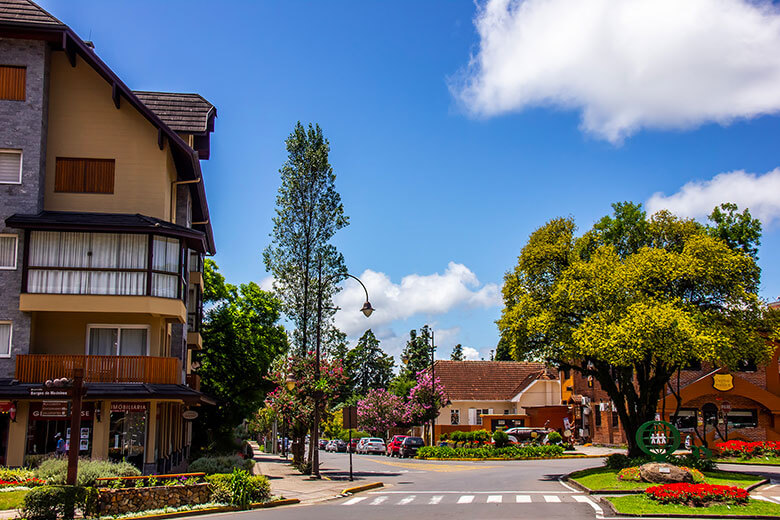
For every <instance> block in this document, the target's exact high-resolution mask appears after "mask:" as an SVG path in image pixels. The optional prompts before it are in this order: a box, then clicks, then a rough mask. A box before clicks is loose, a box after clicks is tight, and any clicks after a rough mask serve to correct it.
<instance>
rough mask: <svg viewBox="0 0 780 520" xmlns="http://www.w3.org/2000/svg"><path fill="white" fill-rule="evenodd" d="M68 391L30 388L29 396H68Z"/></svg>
mask: <svg viewBox="0 0 780 520" xmlns="http://www.w3.org/2000/svg"><path fill="white" fill-rule="evenodd" d="M69 396H70V392H69V391H68V390H62V389H50V388H43V387H40V388H35V387H33V388H30V397H69Z"/></svg>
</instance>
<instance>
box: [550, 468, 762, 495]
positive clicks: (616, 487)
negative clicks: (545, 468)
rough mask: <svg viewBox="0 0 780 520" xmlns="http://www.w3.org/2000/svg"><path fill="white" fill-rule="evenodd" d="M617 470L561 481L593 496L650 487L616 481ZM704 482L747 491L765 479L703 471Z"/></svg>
mask: <svg viewBox="0 0 780 520" xmlns="http://www.w3.org/2000/svg"><path fill="white" fill-rule="evenodd" d="M618 473H619V470H616V469H609V468H603V467H602V468H590V469H584V470H581V471H575V472H573V473H569V474H568V475H566V476H565V477H563V480H565V481H567V482H569V483H570V484H572V485H574V486H575V487H577V488H578V489H581V490H582V491H584V492H586V493H589V494H595V495H615V494H637V493H642V492H643V491H644V490H645V489H647V488H648V487H650V486H655V485H657V484H653V483H651V482H636V481H633V480H620V479H618ZM702 473H703V475H704V482H705V483H707V484H714V485H720V486H737V487H741V488H744V489H747V490H748V491H750V490H752V489H754V488H756V487H758V486H761V485H763V484H766V483H767V482H768V480H767V479H765V478H762V477H759V476H756V475H750V474H747V473H736V472H732V471H720V470H715V471H704V472H702Z"/></svg>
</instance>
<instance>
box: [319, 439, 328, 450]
mask: <svg viewBox="0 0 780 520" xmlns="http://www.w3.org/2000/svg"><path fill="white" fill-rule="evenodd" d="M319 444H320V449H321V450H324V449H325V447H326V446H327V445H328V439H320V442H319Z"/></svg>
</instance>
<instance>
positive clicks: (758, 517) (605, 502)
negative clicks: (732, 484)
mask: <svg viewBox="0 0 780 520" xmlns="http://www.w3.org/2000/svg"><path fill="white" fill-rule="evenodd" d="M599 502H600V503H601V504H602V505H604V506H606V507H607V509H609V510H610V511H612V514H613V515H618V516H626V517H631V518H698V519H700V520H704V519H707V518H718V519H720V518H744V519H756V520H765V519H766V520H771V519H776V518H777V515H774V516H769V515H685V514H675V513H648V514H646V515H640V514H637V513H621V512H619V511H618V510H617V508H615V506H614V505H613V504H612V502H610V501H609V500H607V499H605V498H604V499H599Z"/></svg>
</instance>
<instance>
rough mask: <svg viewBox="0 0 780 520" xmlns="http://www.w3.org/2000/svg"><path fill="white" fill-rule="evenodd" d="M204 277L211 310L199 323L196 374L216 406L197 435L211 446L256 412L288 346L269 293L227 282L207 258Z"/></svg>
mask: <svg viewBox="0 0 780 520" xmlns="http://www.w3.org/2000/svg"><path fill="white" fill-rule="evenodd" d="M205 274H206V276H205V280H204V281H205V287H204V295H206V298H207V299H208V300H209V303H211V304H212V306H211V308H210V309H209V310H208V311H207V312H206V316H205V320H204V323H203V350H202V351H200V352H199V354H198V360H199V362H200V365H201V366H200V368H199V369H198V373H199V374H200V376H201V378H202V388H203V391H204V392H205V393H206V394H208V395H211V396H213V397H215V398H216V400H217V407H216V408H209V407H206V408H205V409H204V414H203V415H204V424H203V426H204V427H203V428H198V429H197V431H198V432H199V433H202V434H203V436H201V437H200V438H199V439H198V441H199V444H201V445H209V444H211V445H214V444H224V443H228V442H230V441H231V440H232V430H233V428H235V427H236V426H237V425H239V424H240V423H241V422H242V421H243V420H244V419H246V418H248V417H250V416H251V415H252V414H253V413H254V412H256V411H257V409H258V408H259V406H260V405H261V404H262V402H263V398H264V395H265V392H266V391H267V390H268V389H267V388H266V387H265V386H264V385H263V383H262V382H263V380H264V378H265V377H266V376H267V374H268V369H269V367H270V365H271V363H272V361H273V360H274V358H276V357H277V356H278V355H279V354H281V353H283V352H285V351H286V350H287V348H288V343H287V334H286V333H285V331H284V328H283V327H282V326H281V325H280V324H279V323H278V321H279V319H280V307H281V303H280V302H279V300H277V299H276V298H275V297H274V296H273V294H271V293H269V292H266V291H263V290H262V289H260V287H259V286H258V285H257V284H255V283H253V282H250V283H248V284H242V285H239V286H238V287H236V286H234V285H231V284H228V283H225V279H224V277H223V276H222V275H221V274H220V273H219V270H218V267H217V265H216V264H215V263H214V262H213V261H212V260H210V259H207V260H206V263H205ZM208 433H210V434H211V435H210V437H208V438H207V437H205V435H206V434H208Z"/></svg>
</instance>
